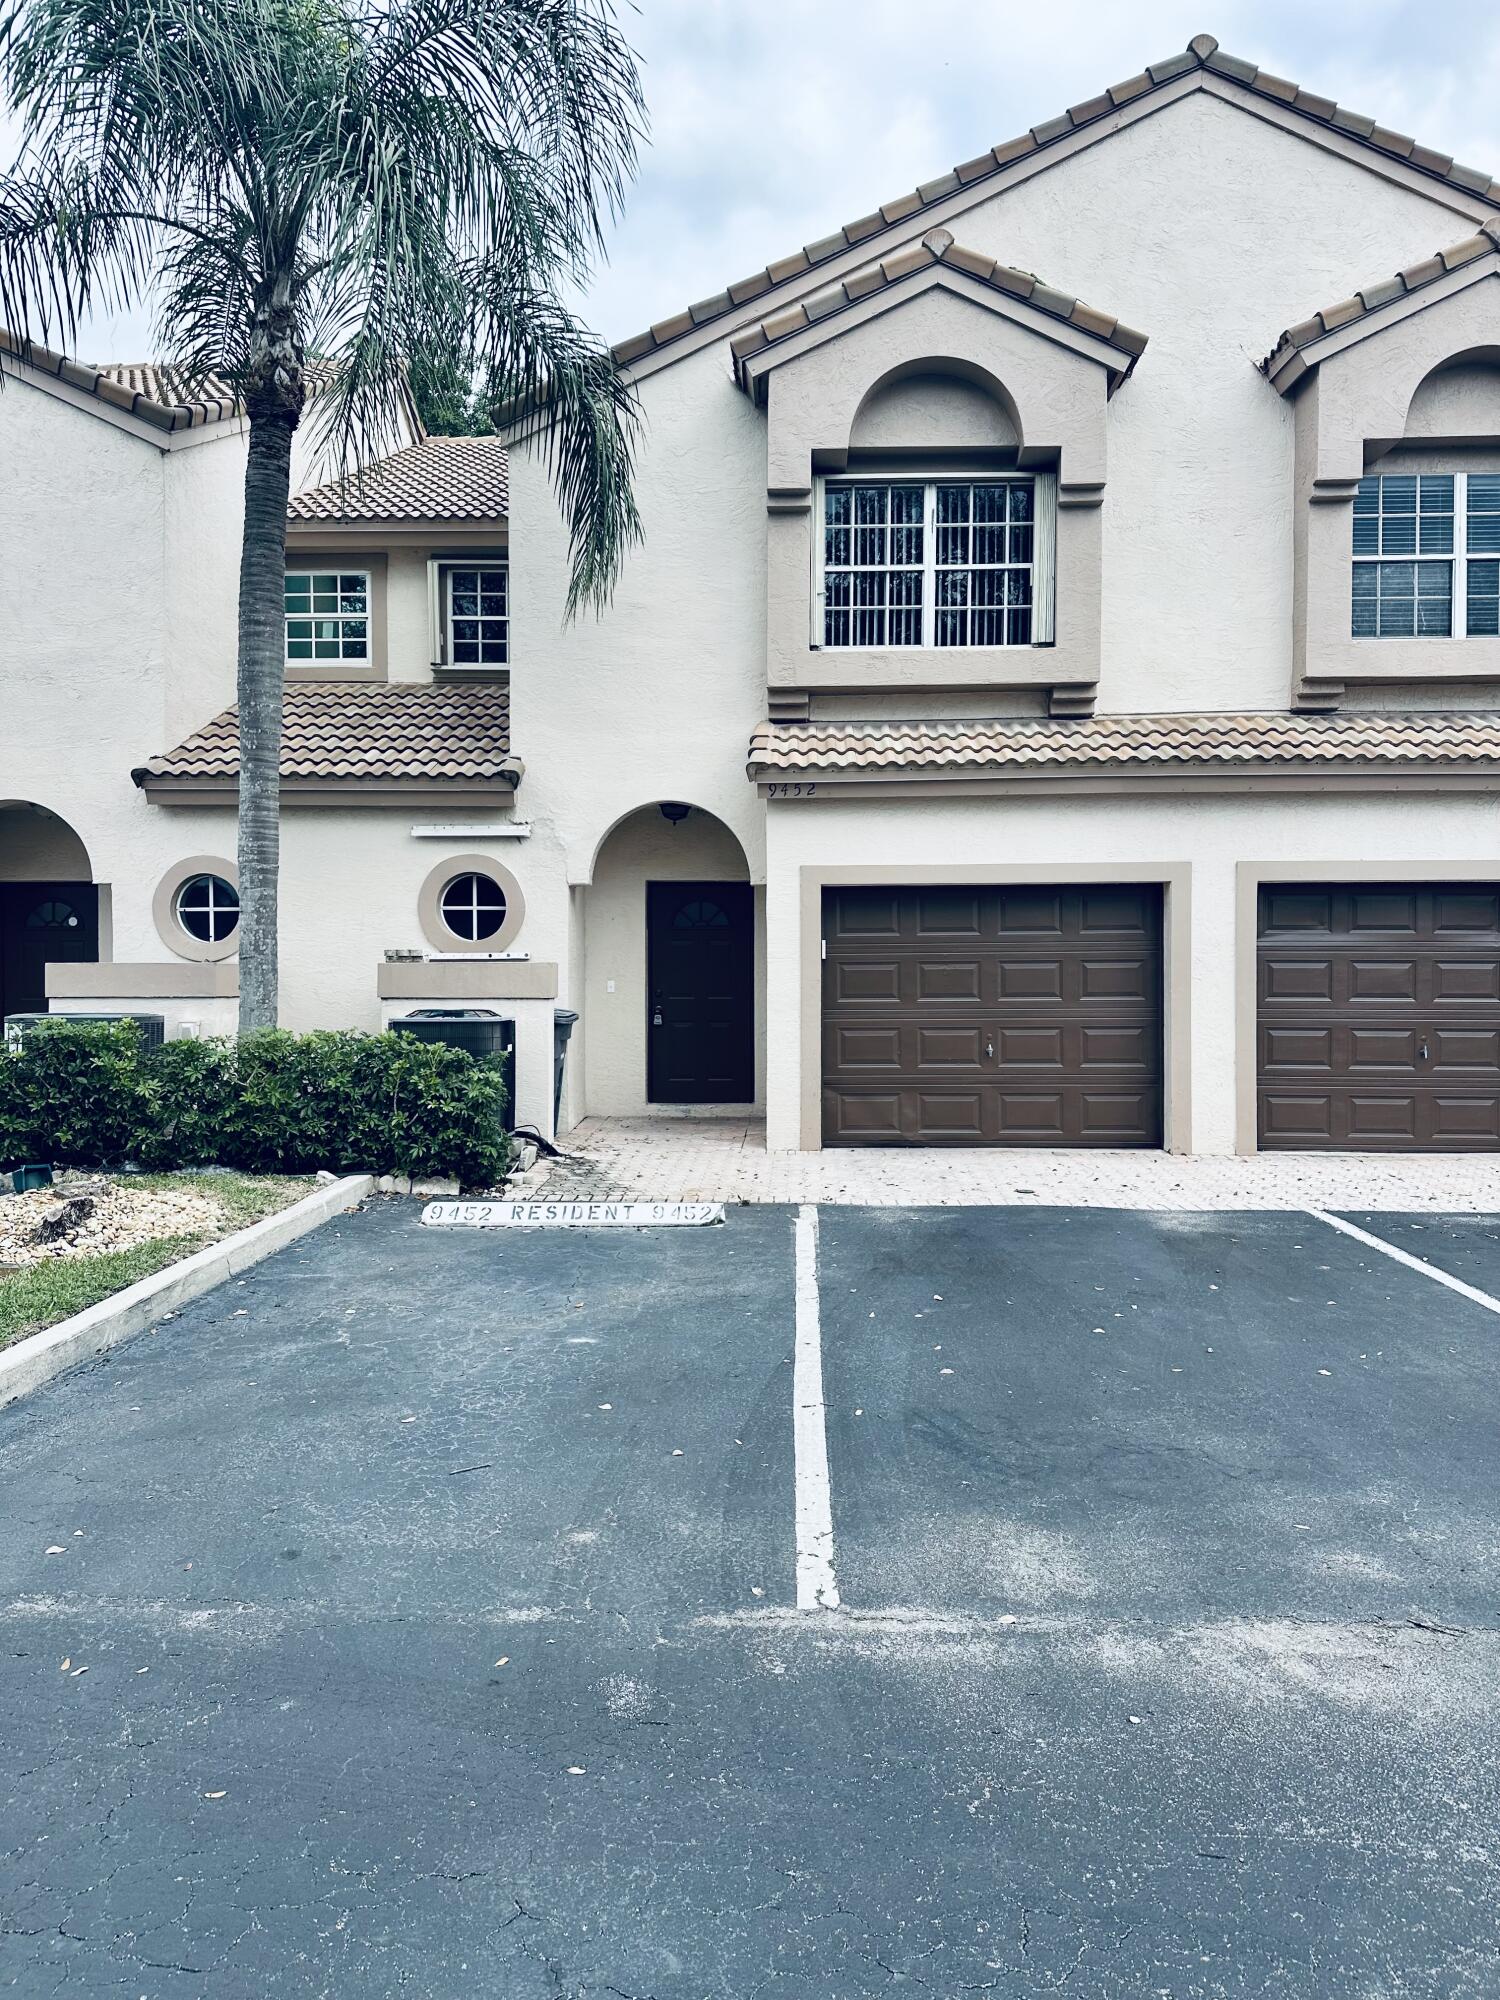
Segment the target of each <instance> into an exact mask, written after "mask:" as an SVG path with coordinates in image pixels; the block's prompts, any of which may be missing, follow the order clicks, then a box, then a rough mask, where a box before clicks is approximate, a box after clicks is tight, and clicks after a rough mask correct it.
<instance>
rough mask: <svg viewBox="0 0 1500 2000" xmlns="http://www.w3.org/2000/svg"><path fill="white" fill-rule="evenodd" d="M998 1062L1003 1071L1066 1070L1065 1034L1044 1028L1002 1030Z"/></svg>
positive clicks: (998, 1032)
mask: <svg viewBox="0 0 1500 2000" xmlns="http://www.w3.org/2000/svg"><path fill="white" fill-rule="evenodd" d="M994 1041H995V1060H996V1063H997V1064H998V1066H999V1068H1000V1069H1002V1070H1007V1069H1055V1070H1060V1069H1062V1068H1063V1066H1064V1062H1065V1056H1064V1051H1063V1030H1062V1028H1061V1027H1060V1026H1058V1027H1051V1028H1044V1027H1034V1028H999V1029H997V1030H996V1033H995V1037H994Z"/></svg>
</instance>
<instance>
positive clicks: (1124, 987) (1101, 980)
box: [1076, 955, 1160, 1005]
mask: <svg viewBox="0 0 1500 2000" xmlns="http://www.w3.org/2000/svg"><path fill="white" fill-rule="evenodd" d="M1076 963H1077V966H1078V997H1079V999H1080V1000H1083V1001H1087V1002H1089V1003H1090V1004H1093V1003H1094V1002H1099V1003H1101V1004H1110V1005H1112V1004H1113V1003H1114V1002H1115V1001H1118V1000H1136V1001H1139V1002H1140V1003H1141V1004H1142V1005H1149V1004H1150V1002H1151V995H1152V987H1153V984H1154V983H1155V981H1156V980H1157V979H1158V978H1159V977H1160V973H1159V969H1158V965H1157V961H1156V960H1154V959H1153V960H1151V961H1150V962H1149V963H1148V961H1147V960H1146V959H1144V958H1139V957H1136V956H1134V955H1132V956H1129V957H1125V958H1093V957H1090V958H1083V959H1079V960H1077V961H1076Z"/></svg>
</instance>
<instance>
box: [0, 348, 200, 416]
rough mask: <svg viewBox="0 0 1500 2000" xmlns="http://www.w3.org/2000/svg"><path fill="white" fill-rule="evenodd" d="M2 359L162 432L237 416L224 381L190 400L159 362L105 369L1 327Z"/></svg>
mask: <svg viewBox="0 0 1500 2000" xmlns="http://www.w3.org/2000/svg"><path fill="white" fill-rule="evenodd" d="M0 354H8V355H11V356H13V357H14V358H15V359H16V360H17V361H21V362H24V363H25V364H26V366H27V367H29V368H35V369H36V370H37V372H38V373H39V374H42V375H52V376H55V377H56V378H57V380H58V381H59V382H66V383H67V384H68V386H69V387H70V388H73V389H80V390H82V392H83V394H84V395H86V396H97V397H98V398H99V400H100V401H101V402H103V403H108V404H110V405H111V406H112V407H113V408H114V409H117V410H123V411H125V413H126V414H127V416H132V417H139V418H140V420H141V421H142V423H147V424H151V425H153V426H154V427H155V428H156V429H157V430H160V431H186V430H194V429H196V428H197V427H198V426H199V425H202V424H216V423H219V422H220V421H221V420H222V419H223V418H225V417H233V416H236V415H238V405H237V404H236V402H235V398H234V391H233V389H232V388H231V387H230V386H229V384H228V383H227V382H225V381H224V380H223V379H222V377H220V376H217V375H211V376H210V377H209V378H208V379H207V381H205V382H204V383H202V384H201V385H200V386H199V388H198V390H197V393H196V394H195V395H193V396H189V395H188V394H187V393H186V390H185V388H184V385H183V380H182V376H181V374H180V373H179V372H177V371H175V370H173V369H170V368H165V367H162V366H161V365H160V364H159V363H157V362H154V361H141V362H131V361H119V362H110V363H107V364H106V365H105V366H103V367H101V368H95V367H92V366H90V364H89V363H88V362H86V361H73V360H70V359H69V357H68V356H67V355H66V354H58V353H57V352H56V351H55V350H54V349H52V348H50V347H43V346H41V345H40V344H39V343H38V342H36V341H24V340H17V339H16V338H15V337H14V336H13V335H11V334H9V333H7V332H6V331H5V330H4V328H3V327H0Z"/></svg>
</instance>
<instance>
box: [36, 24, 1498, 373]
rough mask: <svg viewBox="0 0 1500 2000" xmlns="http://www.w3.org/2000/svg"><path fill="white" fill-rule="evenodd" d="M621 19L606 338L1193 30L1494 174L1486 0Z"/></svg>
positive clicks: (711, 287) (1086, 92)
mask: <svg viewBox="0 0 1500 2000" xmlns="http://www.w3.org/2000/svg"><path fill="white" fill-rule="evenodd" d="M621 18H622V22H623V24H624V26H625V29H626V32H627V33H628V34H629V35H630V37H631V39H632V40H633V41H634V43H635V45H636V47H637V48H638V49H639V51H640V53H641V56H642V58H643V61H644V63H645V83H646V92H647V97H648V100H649V102H650V107H651V117H652V143H651V145H650V146H649V147H648V149H647V151H646V153H645V155H644V157H643V160H642V168H641V173H640V176H639V179H638V180H637V182H636V185H635V187H634V189H633V190H632V193H631V196H630V200H629V204H628V207H627V211H626V215H625V218H624V220H623V222H622V223H621V224H620V225H619V226H618V227H617V228H616V229H615V230H614V231H613V232H612V234H611V239H610V258H609V262H608V264H607V265H605V266H604V267H602V268H601V270H600V271H599V272H598V274H597V276H596V278H595V281H594V283H593V285H592V287H591V289H590V292H589V295H588V303H587V310H588V311H589V313H590V316H591V318H592V319H593V322H594V324H595V325H596V326H597V327H598V329H599V331H600V332H601V333H603V334H605V335H606V336H608V337H609V338H611V339H619V338H621V337H623V336H624V335H626V334H630V333H634V332H636V331H637V330H638V329H640V328H641V327H643V326H646V325H648V324H649V323H650V321H652V320H653V319H661V318H665V317H666V316H667V315H668V314H670V313H673V312H676V311H677V310H678V309H679V308H681V307H682V306H684V305H687V304H689V303H690V302H691V301H692V300H694V299H698V298H702V297H704V296H706V295H708V294H710V293H713V292H717V291H720V290H722V289H723V287H724V286H725V285H726V284H728V283H729V282H730V281H731V280H733V279H735V278H739V277H743V276H745V275H746V274H747V273H748V272H750V271H753V270H756V269H758V268H759V267H760V266H762V265H764V264H765V263H767V262H768V261H769V260H770V259H772V258H774V257H778V256H782V255H784V254H785V253H786V252H787V251H789V250H793V249H795V248H796V247H797V246H798V245H799V244H801V243H804V242H810V241H812V240H814V239H815V238H817V237H819V236H823V235H826V234H827V233H828V232H829V231H830V230H831V229H834V228H836V227H837V226H838V225H839V224H840V223H842V222H845V221H847V220H849V219H850V218H851V217H853V216H856V215H861V214H865V213H867V212H868V211H869V210H870V209H871V208H873V207H875V206H876V205H877V204H878V203H880V202H881V201H885V200H888V199H890V197H891V196H893V195H896V194H900V193H902V192H904V191H906V190H907V189H909V188H912V187H914V186H915V185H916V184H917V182H918V181H922V180H927V179H931V178H932V177H934V176H935V175H937V174H940V173H942V172H944V171H945V170H946V169H947V168H948V167H951V166H952V165H954V164H955V163H956V162H957V161H960V160H964V159H968V158H970V157H972V156H973V155H974V154H976V153H979V152H982V151H983V150H984V149H985V148H986V147H987V146H990V145H992V144H994V143H995V142H996V141H998V140H1001V139H1005V138H1009V137H1011V136H1013V135H1014V134H1015V133H1017V132H1020V131H1023V130H1024V129H1025V128H1026V127H1027V126H1028V125H1033V124H1037V123H1039V122H1040V121H1041V120H1043V119H1045V118H1049V117H1051V116H1052V115H1053V114H1054V113H1055V112H1057V111H1060V110H1062V109H1063V108H1064V107H1065V106H1067V105H1069V104H1075V103H1077V102H1079V101H1080V100H1081V99H1084V98H1087V97H1092V96H1094V95H1095V94H1096V93H1097V92H1098V91H1099V90H1100V89H1102V88H1103V86H1104V85H1106V84H1108V83H1113V82H1116V81H1118V80H1119V79H1120V78H1122V77H1126V76H1129V75H1131V74H1133V73H1134V72H1135V71H1137V70H1139V69H1141V68H1142V67H1143V66H1144V65H1145V64H1146V63H1148V62H1154V61H1157V60H1159V59H1160V58H1162V57H1164V56H1167V55H1170V54H1172V53H1174V52H1175V51H1176V50H1179V49H1181V48H1183V47H1185V46H1186V44H1187V41H1188V39H1189V37H1190V36H1191V35H1192V34H1194V33H1196V32H1199V31H1207V32H1210V33H1213V34H1215V35H1217V36H1218V37H1219V39H1220V40H1221V41H1222V42H1223V44H1224V46H1225V47H1226V48H1228V49H1230V50H1232V51H1233V52H1234V53H1235V54H1237V55H1244V56H1246V57H1248V58H1249V59H1251V60H1252V61H1255V62H1257V63H1261V64H1263V65H1265V66H1266V67H1267V68H1269V69H1272V70H1275V71H1277V72H1279V73H1280V74H1281V75H1283V76H1290V77H1294V78H1295V79H1296V80H1297V81H1298V82H1299V83H1304V84H1306V85H1308V86H1309V87H1310V88H1313V89H1316V90H1319V91H1322V92H1324V93H1326V94H1327V95H1329V96H1331V97H1335V98H1337V99H1338V101H1339V102H1340V103H1343V104H1347V105H1351V106H1353V107H1354V108H1355V109H1356V110H1360V111H1364V112H1367V113H1369V114H1370V115H1372V116H1374V117H1377V118H1379V119H1380V121H1381V122H1382V123H1383V124H1386V125H1389V126H1393V127H1395V128H1397V129H1399V130H1403V131H1406V132H1410V133H1412V134H1414V135H1415V136H1416V137H1417V138H1419V139H1421V140H1422V141H1423V142H1424V143H1426V144H1429V145H1432V146H1436V147H1438V148H1439V149H1440V150H1442V151H1444V152H1452V153H1453V154H1454V155H1455V156H1456V157H1457V158H1458V159H1460V160H1462V161H1465V162H1467V163H1469V164H1471V165H1474V166H1478V167H1487V168H1489V169H1490V170H1492V171H1494V172H1495V173H1497V174H1500V13H1497V10H1495V9H1494V8H1493V7H1492V6H1490V5H1488V4H1485V3H1484V0H1438V4H1436V5H1433V4H1432V0H1317V4H1315V5H1312V6H1309V5H1308V4H1307V0H1255V4H1251V0H1216V4H1214V5H1212V6H1206V5H1205V4H1204V0H1140V4H1137V5H1136V6H1135V7H1133V8H1132V7H1122V6H1120V5H1118V3H1117V0H1048V4H1047V5H1045V6H1043V7H1023V6H1020V5H1018V4H1016V0H1000V4H993V3H992V4H991V5H990V6H988V7H985V6H982V5H981V6H976V5H975V0H757V4H756V5H755V6H753V7H746V6H745V5H744V4H743V0H641V5H640V8H639V11H628V12H623V13H622V17H621ZM3 139H4V128H3V121H0V146H3ZM1434 247H1436V246H1434ZM1343 275H1345V274H1340V276H1341V279H1342V277H1343ZM149 331H150V328H149V315H147V314H142V313H139V312H137V313H132V314H128V315H122V316H117V317H115V318H113V319H111V318H108V317H99V318H96V320H95V321H94V322H93V323H92V324H91V326H90V328H89V330H88V335H87V337H86V339H85V341H84V342H83V343H81V345H82V346H83V347H84V350H85V352H88V353H90V354H92V355H93V356H95V357H99V356H103V355H114V356H120V357H123V356H125V355H126V354H130V353H134V354H139V353H143V352H145V351H146V347H147V343H148V339H149Z"/></svg>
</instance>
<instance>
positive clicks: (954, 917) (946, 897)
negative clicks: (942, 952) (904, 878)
mask: <svg viewBox="0 0 1500 2000" xmlns="http://www.w3.org/2000/svg"><path fill="white" fill-rule="evenodd" d="M980 903H981V898H980V893H979V891H978V890H977V889H922V890H919V891H918V893H917V895H916V896H915V898H914V899H913V916H914V928H915V931H916V935H917V936H918V937H919V938H930V937H965V938H977V937H978V936H979V934H980V929H981V917H980Z"/></svg>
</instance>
